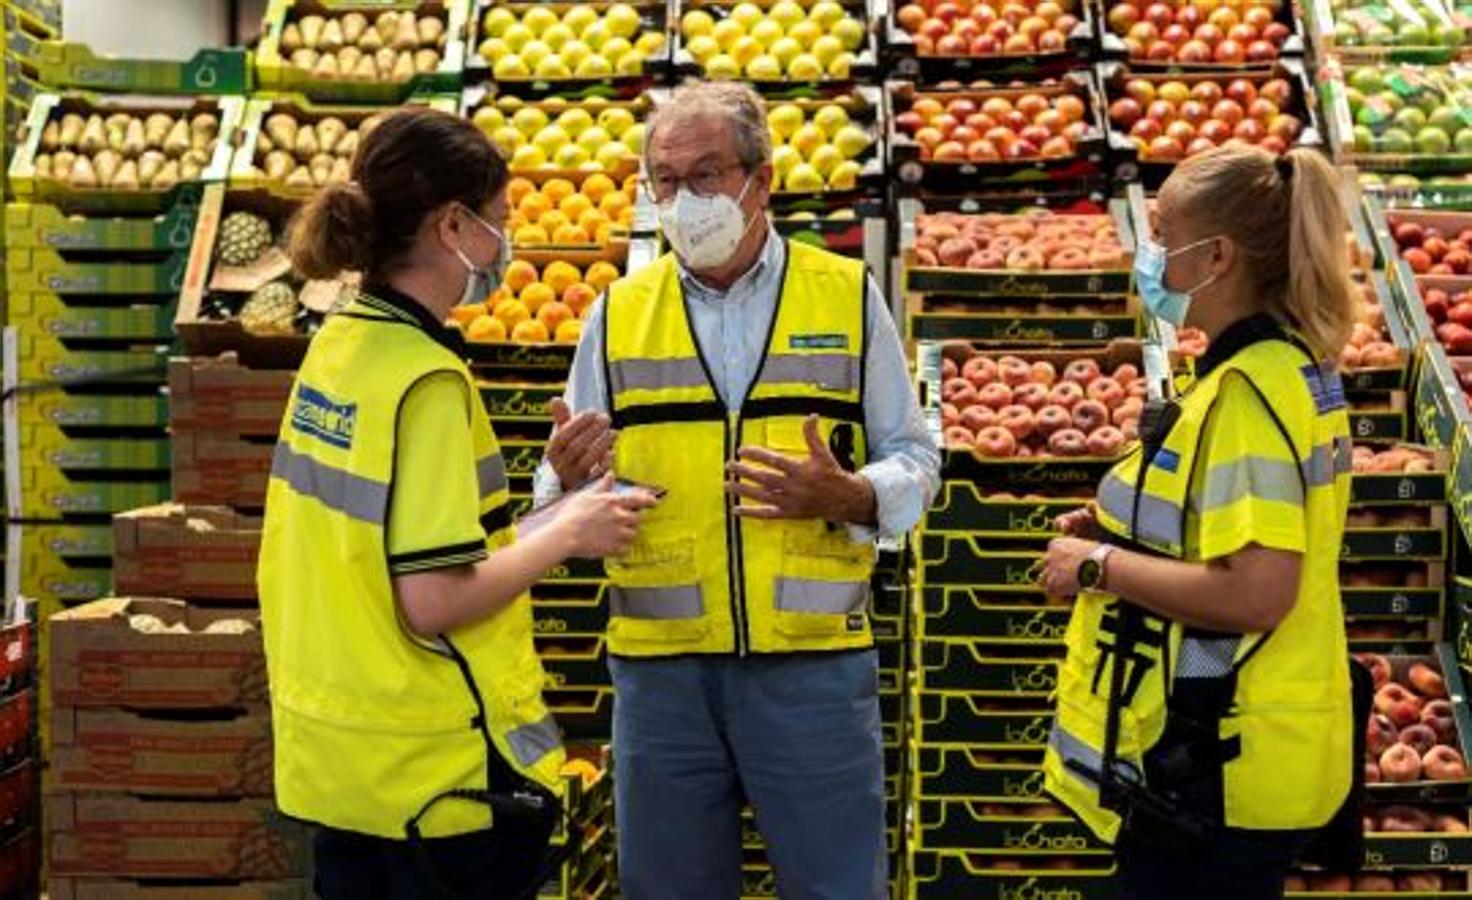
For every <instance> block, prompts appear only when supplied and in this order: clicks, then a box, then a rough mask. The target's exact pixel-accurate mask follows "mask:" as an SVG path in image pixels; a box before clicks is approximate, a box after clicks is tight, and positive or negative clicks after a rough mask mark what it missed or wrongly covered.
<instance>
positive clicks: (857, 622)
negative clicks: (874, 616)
mask: <svg viewBox="0 0 1472 900" xmlns="http://www.w3.org/2000/svg"><path fill="white" fill-rule="evenodd" d="M845 624H846V625H847V626H848V630H849V631H863V630H864V614H863V613H849V614H848V621H847V622H845Z"/></svg>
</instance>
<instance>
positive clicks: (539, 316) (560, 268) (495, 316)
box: [450, 239, 657, 371]
mask: <svg viewBox="0 0 1472 900" xmlns="http://www.w3.org/2000/svg"><path fill="white" fill-rule="evenodd" d="M656 254H657V247H656V245H655V243H654V241H653V240H650V239H636V240H631V241H623V242H620V243H618V244H612V245H609V246H606V247H600V248H597V249H586V250H565V249H562V248H558V249H556V250H552V249H541V250H533V249H521V248H518V250H517V254H516V259H515V260H513V261H512V263H511V265H510V266H508V267H507V269H506V277H505V280H504V281H502V283H501V286H500V287H499V288H497V289H496V290H495V291H494V292H493V293H492V294H491V295H490V296H489V297H487V298H486V299H485V301H484V302H482V303H475V304H468V305H465V306H461V307H458V308H457V309H455V310H454V312H453V313H451V320H450V324H451V325H452V326H454V327H456V328H458V329H460V331H461V333H462V334H463V335H464V336H465V339H466V341H467V343H468V344H469V346H470V358H471V360H472V362H474V363H475V365H476V367H477V369H478V370H484V369H486V368H493V369H494V368H506V369H514V370H521V369H529V368H530V369H560V370H563V371H565V370H566V368H567V366H568V364H569V363H570V362H571V360H572V351H573V348H574V347H575V346H576V345H577V342H578V340H579V338H581V337H582V334H583V319H584V318H585V317H586V316H587V314H588V309H589V308H590V307H591V306H592V305H593V301H595V300H596V299H598V297H599V296H600V295H601V294H603V292H604V291H606V290H607V289H608V286H609V285H610V284H612V283H613V282H614V281H616V280H618V279H619V278H621V277H623V275H624V274H625V273H626V272H628V271H631V270H632V269H636V268H638V267H639V266H642V265H645V264H647V263H648V262H651V261H653V259H654V258H655V256H656Z"/></svg>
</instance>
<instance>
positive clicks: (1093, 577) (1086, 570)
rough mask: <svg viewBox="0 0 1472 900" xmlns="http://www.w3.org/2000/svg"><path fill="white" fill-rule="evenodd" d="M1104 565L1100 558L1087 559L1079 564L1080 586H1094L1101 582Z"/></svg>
mask: <svg viewBox="0 0 1472 900" xmlns="http://www.w3.org/2000/svg"><path fill="white" fill-rule="evenodd" d="M1101 574H1102V567H1101V566H1100V565H1099V561H1098V560H1094V559H1086V560H1084V561H1083V562H1081V563H1079V565H1078V583H1079V587H1085V588H1092V587H1096V586H1097V585H1098V584H1099V576H1100V575H1101Z"/></svg>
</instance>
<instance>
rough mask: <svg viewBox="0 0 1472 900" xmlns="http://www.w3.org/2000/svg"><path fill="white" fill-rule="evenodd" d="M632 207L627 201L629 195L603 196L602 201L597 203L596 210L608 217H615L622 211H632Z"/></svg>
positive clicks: (630, 202) (631, 203)
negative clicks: (601, 211)
mask: <svg viewBox="0 0 1472 900" xmlns="http://www.w3.org/2000/svg"><path fill="white" fill-rule="evenodd" d="M633 207H634V204H633V202H632V201H630V200H629V195H628V194H624V193H617V194H605V195H604V196H603V199H602V200H600V201H598V208H599V209H601V210H603V212H604V214H605V215H607V216H610V217H613V216H617V215H618V214H619V213H621V212H623V211H624V210H626V209H633Z"/></svg>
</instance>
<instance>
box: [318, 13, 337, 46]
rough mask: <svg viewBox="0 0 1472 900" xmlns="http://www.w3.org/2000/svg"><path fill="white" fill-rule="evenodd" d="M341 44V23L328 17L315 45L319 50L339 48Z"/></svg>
mask: <svg viewBox="0 0 1472 900" xmlns="http://www.w3.org/2000/svg"><path fill="white" fill-rule="evenodd" d="M342 45H343V36H342V23H341V22H339V21H337V20H336V19H328V20H327V24H326V25H324V26H322V37H321V38H320V39H319V40H318V41H317V47H318V48H319V49H321V50H339V49H341V48H342Z"/></svg>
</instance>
